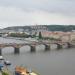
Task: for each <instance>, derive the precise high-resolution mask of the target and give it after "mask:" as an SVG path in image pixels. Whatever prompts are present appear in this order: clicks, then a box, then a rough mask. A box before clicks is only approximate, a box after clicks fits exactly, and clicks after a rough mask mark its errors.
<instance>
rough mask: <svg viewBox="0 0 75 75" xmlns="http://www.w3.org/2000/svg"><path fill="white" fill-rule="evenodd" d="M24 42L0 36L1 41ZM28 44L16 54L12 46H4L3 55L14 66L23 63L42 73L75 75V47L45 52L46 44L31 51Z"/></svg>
mask: <svg viewBox="0 0 75 75" xmlns="http://www.w3.org/2000/svg"><path fill="white" fill-rule="evenodd" d="M4 42H17V43H19V42H24V41H18V40H14V39H5V38H0V43H4ZM29 50H30V48H29V47H28V46H25V47H22V48H21V49H20V54H14V49H13V48H12V47H7V48H3V49H2V52H3V56H4V57H5V59H7V60H9V61H11V63H12V65H11V66H12V68H13V69H14V67H15V66H16V65H23V66H26V67H29V68H32V69H33V70H34V71H36V72H37V73H39V74H40V75H75V49H74V48H72V49H62V50H56V49H53V50H51V51H48V52H45V51H44V46H43V45H41V46H37V49H36V50H37V51H36V52H35V53H31V52H30V51H29Z"/></svg>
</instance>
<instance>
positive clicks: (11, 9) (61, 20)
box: [0, 0, 75, 28]
mask: <svg viewBox="0 0 75 75" xmlns="http://www.w3.org/2000/svg"><path fill="white" fill-rule="evenodd" d="M31 24H33V25H36V24H64V25H65V24H67V25H69V24H73V25H74V24H75V0H0V28H3V27H8V26H17V25H18V26H20V25H22V26H24V25H31Z"/></svg>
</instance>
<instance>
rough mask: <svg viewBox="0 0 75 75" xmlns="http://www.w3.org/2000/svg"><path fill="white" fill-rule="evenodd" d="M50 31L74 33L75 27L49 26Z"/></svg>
mask: <svg viewBox="0 0 75 75" xmlns="http://www.w3.org/2000/svg"><path fill="white" fill-rule="evenodd" d="M47 27H48V30H49V31H64V32H66V31H72V30H75V26H74V25H48V26H47Z"/></svg>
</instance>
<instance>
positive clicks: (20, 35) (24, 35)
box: [9, 33, 30, 38]
mask: <svg viewBox="0 0 75 75" xmlns="http://www.w3.org/2000/svg"><path fill="white" fill-rule="evenodd" d="M9 36H11V37H25V38H28V37H30V35H27V34H25V33H22V34H20V33H11V34H9Z"/></svg>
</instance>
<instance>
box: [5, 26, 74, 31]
mask: <svg viewBox="0 0 75 75" xmlns="http://www.w3.org/2000/svg"><path fill="white" fill-rule="evenodd" d="M45 26H46V27H47V28H48V30H49V31H64V32H66V31H72V30H75V25H45ZM4 29H6V30H16V31H17V30H18V29H24V30H25V29H31V26H12V27H7V28H4Z"/></svg>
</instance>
